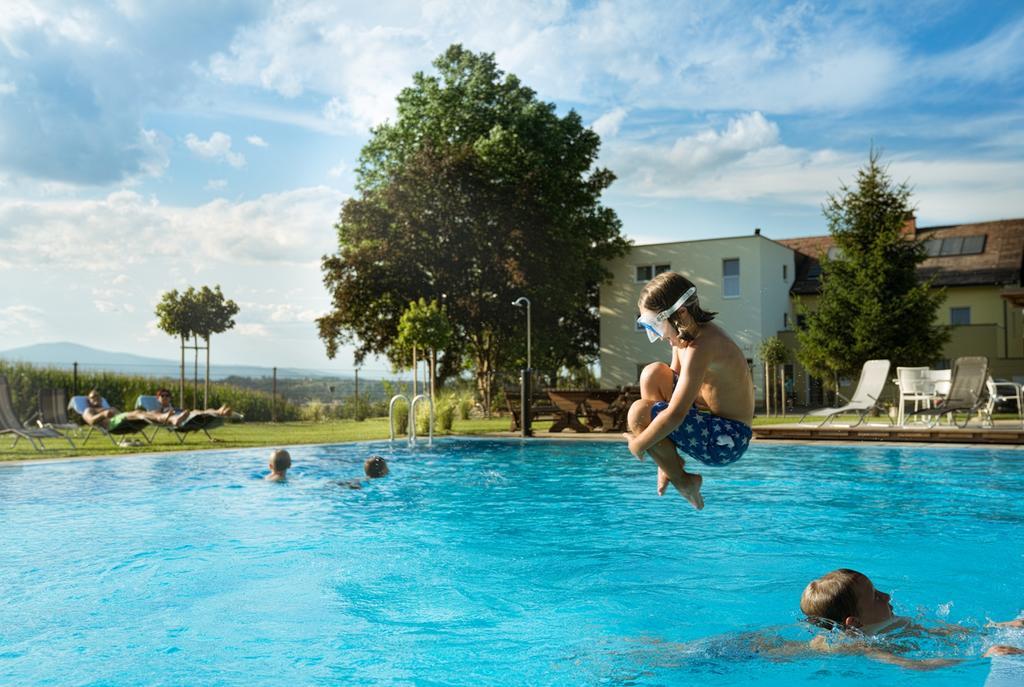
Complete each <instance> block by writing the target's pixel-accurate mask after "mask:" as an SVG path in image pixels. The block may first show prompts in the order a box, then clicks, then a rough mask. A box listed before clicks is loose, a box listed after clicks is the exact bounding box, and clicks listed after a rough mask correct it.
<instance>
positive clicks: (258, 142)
mask: <svg viewBox="0 0 1024 687" xmlns="http://www.w3.org/2000/svg"><path fill="white" fill-rule="evenodd" d="M245 140H246V142H247V143H248V144H249V145H251V146H256V147H257V148H266V147H267V146H268V145H270V144H269V143H267V142H266V141H264V140H263V139H262V138H260V137H259V136H246V138H245Z"/></svg>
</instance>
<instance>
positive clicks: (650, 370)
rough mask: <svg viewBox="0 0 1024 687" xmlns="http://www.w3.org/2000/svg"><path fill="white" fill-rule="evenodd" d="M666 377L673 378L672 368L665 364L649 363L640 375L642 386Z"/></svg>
mask: <svg viewBox="0 0 1024 687" xmlns="http://www.w3.org/2000/svg"><path fill="white" fill-rule="evenodd" d="M665 375H668V376H669V377H670V378H671V377H672V368H671V367H669V366H668V365H666V364H665V363H649V364H648V365H647V366H646V367H644V371H643V372H641V373H640V385H641V386H643V385H644V384H646V383H650V382H653V381H656V380H660V379H662V378H663V377H665Z"/></svg>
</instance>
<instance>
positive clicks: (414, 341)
mask: <svg viewBox="0 0 1024 687" xmlns="http://www.w3.org/2000/svg"><path fill="white" fill-rule="evenodd" d="M451 338H452V325H451V323H450V322H449V321H448V313H447V312H446V311H445V309H444V308H443V307H442V306H441V305H440V304H439V303H438V302H437V301H430V302H429V303H428V302H427V301H426V299H424V298H420V299H419V301H413V302H411V303H409V307H408V308H407V309H406V311H405V312H404V313H402V318H401V319H400V320H399V322H398V341H397V344H398V348H399V349H401V350H403V351H407V350H408V349H410V348H411V349H412V350H413V365H415V356H416V353H415V351H416V350H417V349H418V348H422V349H423V350H424V352H426V351H429V352H430V400H431V402H433V400H434V391H435V390H434V379H435V377H436V371H437V351H438V350H439V349H440V350H444V349H445V348H446V347H447V346H448V345H449V344H450V343H451Z"/></svg>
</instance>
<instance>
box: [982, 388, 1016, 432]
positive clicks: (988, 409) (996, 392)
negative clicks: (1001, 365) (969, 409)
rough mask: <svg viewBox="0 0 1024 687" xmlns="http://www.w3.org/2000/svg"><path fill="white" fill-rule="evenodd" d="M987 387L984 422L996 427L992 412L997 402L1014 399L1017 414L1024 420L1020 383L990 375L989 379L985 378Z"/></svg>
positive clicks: (983, 412) (983, 408) (983, 409)
mask: <svg viewBox="0 0 1024 687" xmlns="http://www.w3.org/2000/svg"><path fill="white" fill-rule="evenodd" d="M985 387H986V388H987V389H988V402H986V403H985V405H984V407H982V409H981V415H982V422H983V424H985V425H987V426H989V427H994V426H995V422H993V420H992V413H994V412H995V410H996V405H997V404H999V403H1003V402H1006V401H1013V402H1014V403H1016V404H1017V416H1018V417H1020V418H1021V420H1022V422H1024V412H1022V410H1021V401H1022V399H1021V387H1020V384H1017V383H1016V382H1008V381H1006V380H1002V379H1001V380H999V381H996V380H994V379H992V376H991V375H989V377H988V379H987V380H985Z"/></svg>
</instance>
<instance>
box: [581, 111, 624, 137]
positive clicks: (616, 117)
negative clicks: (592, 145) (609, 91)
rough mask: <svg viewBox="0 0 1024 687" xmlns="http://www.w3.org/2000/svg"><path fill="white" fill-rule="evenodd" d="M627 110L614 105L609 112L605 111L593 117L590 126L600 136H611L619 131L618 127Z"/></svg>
mask: <svg viewBox="0 0 1024 687" xmlns="http://www.w3.org/2000/svg"><path fill="white" fill-rule="evenodd" d="M627 112H628V110H626V108H624V107H616V108H615V109H614V110H612V111H611V112H605V113H604V114H603V115H601V116H600V117H598V118H597V119H595V120H594V123H593V124H591V125H590V128H591V129H593V130H594V133H596V134H597V135H598V136H600V137H601V138H611V137H612V136H615V135H616V134H618V133H619V127H621V126H622V122H623V121H624V120H625V119H626V114H627Z"/></svg>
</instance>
